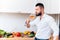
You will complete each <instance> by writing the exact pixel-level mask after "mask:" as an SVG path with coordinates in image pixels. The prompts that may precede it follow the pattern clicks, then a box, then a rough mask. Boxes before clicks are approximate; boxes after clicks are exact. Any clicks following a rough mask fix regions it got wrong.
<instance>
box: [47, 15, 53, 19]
mask: <svg viewBox="0 0 60 40" xmlns="http://www.w3.org/2000/svg"><path fill="white" fill-rule="evenodd" d="M46 18H47V19H49V20H54V18H53V17H52V16H50V15H48V14H46Z"/></svg>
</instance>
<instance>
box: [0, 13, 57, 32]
mask: <svg viewBox="0 0 60 40" xmlns="http://www.w3.org/2000/svg"><path fill="white" fill-rule="evenodd" d="M28 16H29V14H20V13H0V29H3V30H5V31H7V32H18V31H19V32H24V31H25V30H31V31H35V32H36V27H30V28H27V27H26V26H24V25H25V20H26V18H27V17H28ZM52 16H53V17H54V18H55V20H56V22H57V21H58V19H56V17H57V15H54V14H53V15H52Z"/></svg>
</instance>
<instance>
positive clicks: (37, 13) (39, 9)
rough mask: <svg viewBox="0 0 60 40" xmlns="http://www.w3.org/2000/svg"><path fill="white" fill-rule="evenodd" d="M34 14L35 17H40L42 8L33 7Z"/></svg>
mask: <svg viewBox="0 0 60 40" xmlns="http://www.w3.org/2000/svg"><path fill="white" fill-rule="evenodd" d="M35 13H36V16H41V14H42V7H39V6H36V7H35Z"/></svg>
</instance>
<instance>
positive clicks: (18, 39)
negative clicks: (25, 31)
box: [0, 37, 34, 40]
mask: <svg viewBox="0 0 60 40" xmlns="http://www.w3.org/2000/svg"><path fill="white" fill-rule="evenodd" d="M0 40H34V38H22V37H19V38H0Z"/></svg>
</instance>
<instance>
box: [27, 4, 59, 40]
mask: <svg viewBox="0 0 60 40" xmlns="http://www.w3.org/2000/svg"><path fill="white" fill-rule="evenodd" d="M35 13H36V16H37V18H36V19H35V20H34V21H32V22H30V20H26V24H27V27H30V26H36V27H37V33H36V36H35V40H49V38H50V36H51V34H52V33H53V37H54V38H53V39H54V40H57V38H58V35H59V28H58V26H57V24H56V22H55V20H54V19H53V18H52V17H51V16H49V15H47V14H45V13H44V5H43V4H42V3H37V4H36V5H35Z"/></svg>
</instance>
